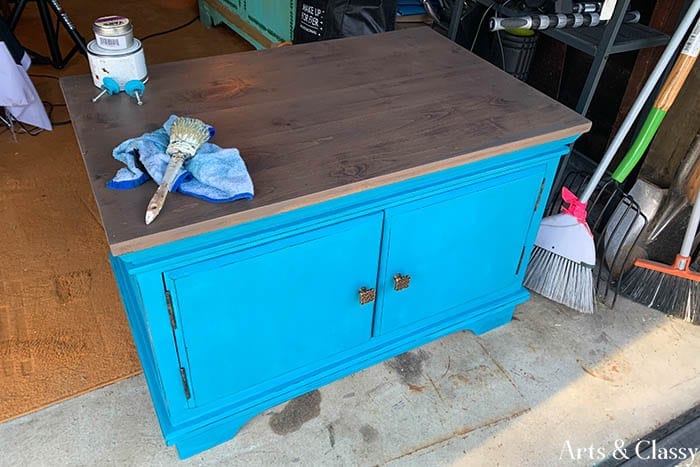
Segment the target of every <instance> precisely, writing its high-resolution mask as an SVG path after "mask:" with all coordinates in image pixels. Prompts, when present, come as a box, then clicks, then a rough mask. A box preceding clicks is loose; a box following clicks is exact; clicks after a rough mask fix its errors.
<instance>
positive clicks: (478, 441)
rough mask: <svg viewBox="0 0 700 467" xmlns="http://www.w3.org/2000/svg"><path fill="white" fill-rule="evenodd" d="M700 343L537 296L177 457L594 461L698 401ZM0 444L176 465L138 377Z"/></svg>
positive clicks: (669, 324) (48, 453)
mask: <svg viewBox="0 0 700 467" xmlns="http://www.w3.org/2000/svg"><path fill="white" fill-rule="evenodd" d="M699 351H700V326H692V325H690V324H687V323H684V322H682V321H679V320H674V319H670V318H668V317H666V316H665V315H663V314H661V313H658V312H655V311H652V310H649V309H647V308H644V307H641V306H637V305H636V304H633V303H630V302H627V301H624V300H622V301H620V302H618V306H617V307H616V309H615V310H608V309H602V310H600V311H599V312H598V313H596V314H594V315H583V314H578V313H575V312H572V311H570V310H568V309H564V308H562V307H560V306H559V305H557V304H554V303H552V302H549V301H547V300H545V299H542V298H540V297H537V296H535V297H533V298H532V299H531V300H530V301H529V302H528V303H526V304H524V305H522V306H521V307H519V309H518V311H517V313H516V317H515V320H514V321H513V322H512V323H510V324H508V325H506V326H504V327H501V328H499V329H497V330H495V331H492V332H490V333H488V334H485V335H483V336H480V337H475V336H474V335H472V334H471V333H465V332H461V333H456V334H453V335H450V336H447V337H445V338H443V339H441V340H439V341H436V342H433V343H431V344H429V345H426V346H424V347H421V348H420V349H417V350H415V351H412V352H409V353H407V354H404V355H402V356H400V357H398V358H396V359H393V360H391V361H388V362H385V363H383V364H379V365H376V366H374V367H372V368H369V369H367V370H365V371H362V372H360V373H357V374H355V375H352V376H350V377H348V378H345V379H343V380H340V381H337V382H335V383H333V384H330V385H328V386H325V387H323V388H321V389H320V390H319V391H314V392H313V393H310V394H307V395H306V396H303V397H302V398H298V399H296V400H294V401H291V402H289V403H287V404H283V405H281V406H279V407H276V408H274V409H272V410H270V411H268V412H266V413H265V414H262V415H260V416H258V417H256V418H255V419H253V420H252V421H251V422H250V423H249V424H247V425H246V426H245V427H244V428H243V429H242V430H241V432H240V433H239V435H238V436H237V437H236V438H234V439H233V440H231V441H230V442H228V443H225V444H223V445H220V446H218V447H215V448H213V449H211V450H209V451H207V452H205V453H203V454H200V455H197V456H195V457H193V458H191V459H188V460H187V461H184V462H180V463H179V465H183V466H186V465H246V466H247V465H263V466H269V465H286V464H298V465H314V466H318V465H376V464H383V465H385V464H388V465H416V466H424V465H496V464H500V465H543V466H551V465H570V464H578V465H591V464H594V463H596V462H598V460H599V458H598V457H599V451H600V452H604V453H606V454H609V453H612V452H613V451H614V447H615V443H616V442H618V443H619V442H620V440H621V441H623V442H625V443H628V442H631V441H633V440H635V439H636V438H637V437H639V436H642V435H644V434H646V433H648V432H650V431H652V430H654V429H656V428H657V427H658V426H660V425H661V424H663V423H664V422H666V421H668V420H670V419H672V418H674V417H676V416H678V415H679V414H681V413H683V412H685V411H686V410H688V409H689V408H691V407H694V406H695V405H697V404H698V403H700V359H699V358H698V352H699ZM591 446H592V447H594V448H595V452H593V453H591V452H590V451H587V450H585V448H590V447H591ZM579 448H580V449H581V450H579ZM0 453H2V455H1V457H0V464H1V465H8V466H10V465H12V466H18V465H22V466H26V465H138V466H153V465H174V464H176V463H178V458H177V453H176V451H175V449H173V448H168V447H166V446H165V445H164V443H163V441H162V438H161V435H160V431H159V428H158V425H157V421H156V419H155V415H154V412H153V409H152V406H151V403H150V399H149V396H148V391H147V389H146V386H145V382H144V380H143V377H135V378H131V379H129V380H126V381H123V382H120V383H117V384H114V385H111V386H109V387H107V388H104V389H101V390H98V391H94V392H92V393H89V394H87V395H84V396H82V397H78V398H76V399H73V400H70V401H67V402H64V403H61V404H58V405H56V406H53V407H50V408H48V409H45V410H42V411H40V412H37V413H35V414H31V415H28V416H25V417H22V418H20V419H17V420H13V421H10V422H7V423H4V424H2V425H0ZM572 454H573V457H574V459H572ZM695 464H696V465H700V463H699V462H698V461H697V460H696V462H695ZM684 465H686V464H684ZM687 465H691V464H690V463H687Z"/></svg>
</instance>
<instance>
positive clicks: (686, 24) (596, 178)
mask: <svg viewBox="0 0 700 467" xmlns="http://www.w3.org/2000/svg"><path fill="white" fill-rule="evenodd" d="M698 11H700V0H693V3H692V4H691V5H690V8H688V11H687V12H686V14H685V16H684V17H683V20H682V21H681V23H680V24H679V25H678V29H676V32H674V33H673V36H672V37H671V40H670V41H669V43H668V45H667V46H666V49H665V50H664V53H663V54H662V55H661V58H659V62H658V63H657V64H656V66H655V67H654V70H653V71H652V72H651V75H649V79H648V80H647V82H646V84H644V87H643V88H642V90H641V92H640V93H639V96H637V99H636V100H635V101H634V104H633V105H632V108H631V109H630V111H629V112H628V113H627V116H626V117H625V120H624V121H623V122H622V125H621V126H620V129H619V130H618V132H617V134H616V135H615V138H613V140H612V142H611V143H610V146H609V147H608V149H607V151H605V155H604V156H603V159H602V160H601V161H600V164H598V168H597V169H596V171H595V172H594V173H593V176H592V177H591V179H590V180H589V182H588V185H586V189H585V190H584V191H583V194H582V195H581V197H580V201H581V203H586V202H588V200H589V199H590V197H591V195H592V194H593V192H594V191H595V189H596V187H597V186H598V183H599V182H600V180H601V179H602V178H603V175H605V171H606V170H607V169H608V166H609V165H610V163H611V162H612V160H613V157H615V154H617V151H618V149H620V146H621V145H622V142H623V141H624V139H625V137H626V136H627V133H628V132H629V131H630V128H632V124H633V123H634V121H635V119H636V118H637V116H638V115H639V112H641V111H642V107H644V104H645V103H646V101H647V99H648V98H649V96H650V95H651V93H652V91H653V90H654V88H655V87H656V83H658V81H659V78H661V75H662V74H663V72H664V70H665V69H666V67H667V66H668V64H669V63H670V62H671V59H672V58H673V55H674V54H675V53H676V50H677V49H678V47H679V46H680V45H681V42H682V41H683V38H684V37H685V34H686V33H687V32H688V30H689V29H690V26H691V25H692V24H693V22H694V21H695V17H696V16H697V14H698Z"/></svg>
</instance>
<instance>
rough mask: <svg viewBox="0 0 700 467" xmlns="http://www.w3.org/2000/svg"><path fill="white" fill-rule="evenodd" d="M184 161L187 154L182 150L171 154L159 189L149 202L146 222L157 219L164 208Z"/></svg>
mask: <svg viewBox="0 0 700 467" xmlns="http://www.w3.org/2000/svg"><path fill="white" fill-rule="evenodd" d="M184 162H185V155H184V154H182V153H181V152H176V153H175V154H173V155H172V156H170V160H169V161H168V167H167V168H166V169H165V174H164V175H163V180H161V182H160V185H158V189H157V190H156V192H155V193H154V195H153V197H152V198H151V201H150V202H149V203H148V209H146V224H150V223H151V222H153V219H155V218H156V217H157V216H158V214H159V213H160V210H161V209H163V205H164V204H165V198H166V196H168V192H169V191H170V188H171V187H172V186H173V183H174V182H175V176H176V175H177V172H178V170H180V167H182V164H184Z"/></svg>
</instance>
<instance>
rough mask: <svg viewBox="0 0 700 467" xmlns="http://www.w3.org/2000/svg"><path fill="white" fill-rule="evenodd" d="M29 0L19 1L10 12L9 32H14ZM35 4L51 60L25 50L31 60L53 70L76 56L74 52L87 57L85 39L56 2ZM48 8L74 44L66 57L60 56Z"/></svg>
mask: <svg viewBox="0 0 700 467" xmlns="http://www.w3.org/2000/svg"><path fill="white" fill-rule="evenodd" d="M28 1H29V0H20V1H19V2H18V3H17V6H16V7H15V9H14V11H13V12H12V18H11V19H10V30H11V31H14V29H15V28H16V27H17V23H19V20H20V17H21V16H22V13H23V12H24V8H25V7H26V6H27V2H28ZM35 1H36V4H37V9H38V10H39V17H40V18H41V25H42V27H43V29H44V35H45V36H46V42H47V43H48V46H49V52H50V54H51V58H48V57H45V56H43V55H41V54H38V53H36V52H34V51H33V50H30V49H27V52H29V53H30V55H31V56H32V60H33V61H35V62H36V63H41V64H51V65H53V67H54V68H58V69H61V68H63V67H64V66H66V64H67V63H68V61H69V60H70V59H71V58H72V57H73V55H75V54H76V52H81V53H82V54H83V55H87V48H86V46H85V39H83V37H82V36H81V35H80V34H79V33H78V31H77V30H76V29H75V26H74V25H73V22H72V21H71V20H70V18H69V17H68V15H67V13H66V12H65V11H64V10H63V8H62V7H61V5H60V3H59V2H58V0H35ZM47 3H48V5H47ZM49 7H50V8H51V10H53V12H54V14H55V15H56V17H57V19H58V21H59V24H61V25H63V27H64V28H65V29H66V30H67V31H68V34H69V35H70V36H71V39H73V42H75V46H74V47H73V48H72V49H71V50H70V51H69V52H68V54H66V56H65V57H64V56H62V55H61V49H60V46H59V44H58V31H59V28H58V25H57V26H56V28H54V26H53V19H52V17H51V13H50V12H49Z"/></svg>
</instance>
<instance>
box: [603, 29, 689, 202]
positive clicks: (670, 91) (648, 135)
mask: <svg viewBox="0 0 700 467" xmlns="http://www.w3.org/2000/svg"><path fill="white" fill-rule="evenodd" d="M698 52H700V18H698V19H697V21H696V22H695V27H693V30H692V31H691V32H690V36H688V39H687V41H686V43H685V46H684V47H683V50H682V51H681V54H680V56H679V57H678V60H676V63H675V64H674V65H673V68H672V69H671V73H670V74H669V76H668V78H667V79H666V82H665V83H664V86H663V88H661V91H660V92H659V95H658V97H657V98H656V101H655V102H654V106H653V108H652V109H651V111H650V112H649V115H648V116H647V118H646V120H645V121H644V125H643V126H642V129H641V130H640V132H639V134H638V135H637V137H636V138H635V140H634V143H632V146H631V147H630V149H629V151H627V154H626V155H625V158H624V159H623V160H622V162H620V165H619V166H618V167H617V170H615V172H614V173H613V175H612V178H613V180H615V181H616V182H618V183H622V182H624V181H625V179H626V178H627V176H628V175H629V174H630V172H632V170H633V169H634V167H635V166H636V165H637V163H638V162H639V160H640V159H641V158H642V155H644V153H645V152H646V150H647V148H648V147H649V144H651V140H652V139H653V138H654V135H656V132H657V131H658V129H659V126H661V122H663V120H664V118H665V117H666V113H668V110H669V109H670V108H671V106H672V105H673V102H674V101H675V100H676V97H678V93H679V92H680V90H681V88H682V87H683V84H684V83H685V81H686V79H687V78H688V75H689V74H690V71H691V70H692V69H693V65H694V64H695V61H696V60H697V58H698ZM689 199H690V202H692V200H693V199H695V197H691V198H689Z"/></svg>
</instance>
